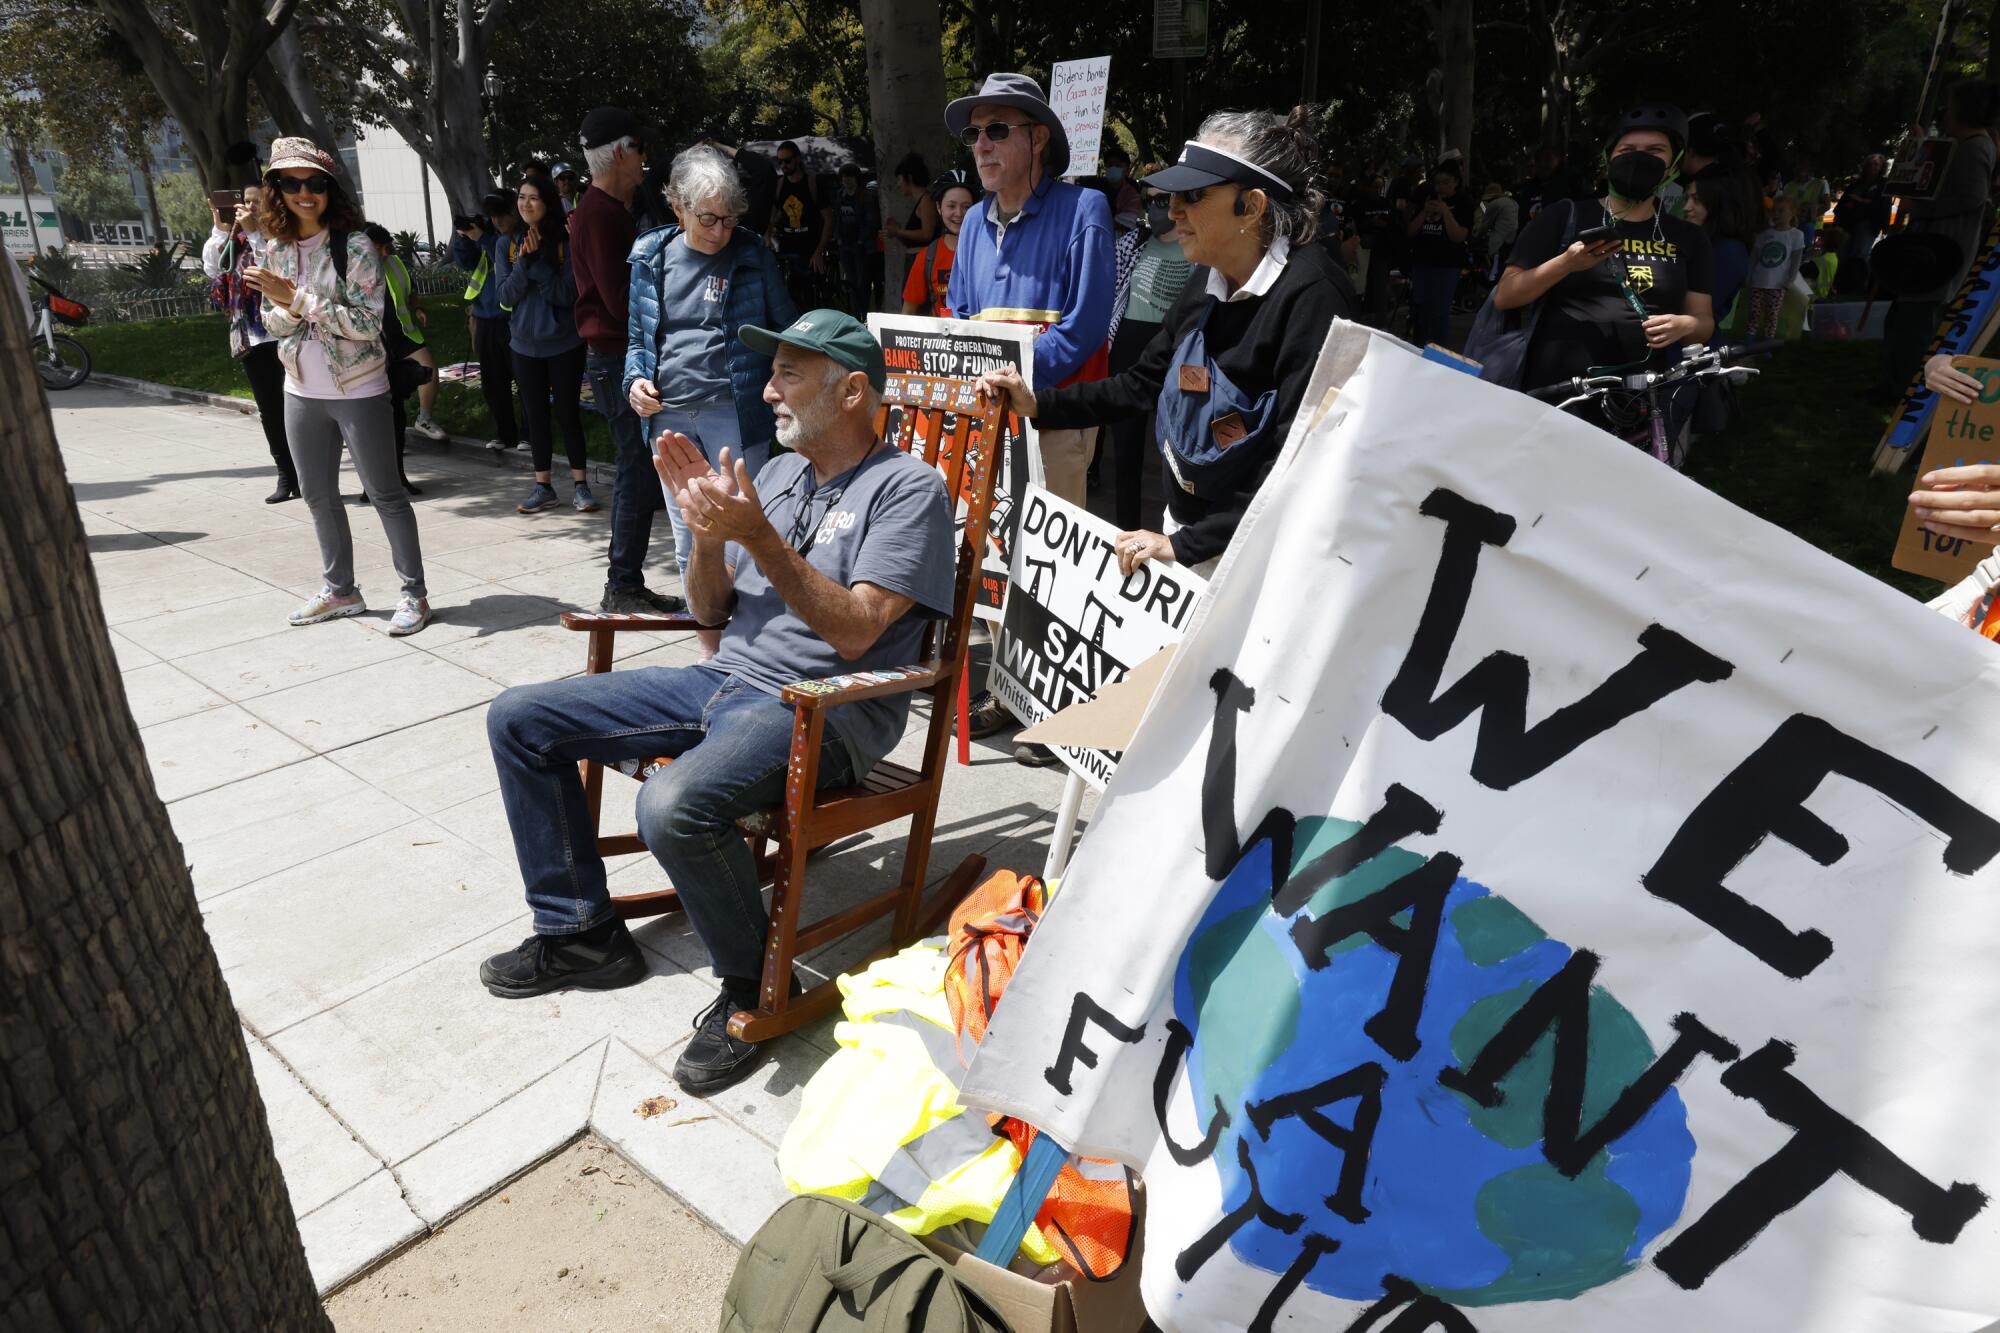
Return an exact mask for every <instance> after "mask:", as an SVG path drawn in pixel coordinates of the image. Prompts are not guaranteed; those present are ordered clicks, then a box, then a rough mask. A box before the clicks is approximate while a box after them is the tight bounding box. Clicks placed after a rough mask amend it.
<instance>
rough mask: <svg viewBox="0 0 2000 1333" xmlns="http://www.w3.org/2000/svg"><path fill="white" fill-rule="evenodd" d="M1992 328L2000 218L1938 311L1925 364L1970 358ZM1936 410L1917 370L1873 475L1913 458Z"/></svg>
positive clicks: (1999, 319) (1999, 280) (1999, 285)
mask: <svg viewBox="0 0 2000 1333" xmlns="http://www.w3.org/2000/svg"><path fill="white" fill-rule="evenodd" d="M1996 325H2000V216H1996V217H1995V218H1994V220H1993V227H1992V230H1990V231H1989V232H1987V234H1986V241H1985V244H1984V245H1982V246H1981V247H1980V251H1979V259H1978V261H1977V262H1976V263H1974V264H1973V266H1972V269H1971V271H1970V272H1968V273H1967V274H1966V275H1965V281H1964V282H1963V283H1961V284H1959V288H1958V295H1956V296H1955V297H1953V298H1952V302H1951V304H1950V305H1948V306H1946V307H1945V308H1944V319H1943V320H1942V321H1941V322H1940V323H1939V324H1938V331H1937V336H1936V337H1935V338H1933V339H1932V340H1931V349H1930V351H1929V352H1928V353H1926V354H1925V356H1926V359H1929V358H1930V357H1933V356H1936V355H1938V354H1939V353H1944V354H1945V355H1947V356H1971V355H1973V354H1974V353H1977V352H1979V351H1981V350H1983V349H1984V348H1985V346H1986V343H1987V340H1988V339H1989V338H1991V337H1992V335H1993V331H1994V328H1995V326H1996ZM1937 404H1938V396H1937V395H1936V394H1934V393H1932V392H1931V391H1930V389H1929V388H1928V387H1926V386H1925V384H1924V369H1923V367H1922V366H1921V365H1919V366H1918V367H1917V371H1916V374H1915V375H1914V376H1912V377H1911V380H1910V384H1909V387H1908V388H1907V389H1905V390H1904V391H1903V399H1902V401H1901V402H1900V403H1898V404H1897V405H1896V412H1895V415H1893V416H1891V417H1890V418H1889V425H1888V427H1887V429H1885V430H1884V431H1883V432H1882V441H1881V443H1880V444H1878V445H1876V446H1875V462H1874V467H1875V470H1876V471H1877V472H1894V471H1895V470H1896V469H1898V468H1900V467H1902V466H1903V464H1905V463H1907V462H1909V461H1910V459H1911V458H1913V457H1915V456H1916V452H1917V445H1918V444H1919V443H1920V442H1921V441H1922V440H1923V438H1924V430H1925V427H1927V426H1928V425H1929V424H1930V419H1931V413H1932V411H1933V410H1934V409H1935V408H1936V407H1937Z"/></svg>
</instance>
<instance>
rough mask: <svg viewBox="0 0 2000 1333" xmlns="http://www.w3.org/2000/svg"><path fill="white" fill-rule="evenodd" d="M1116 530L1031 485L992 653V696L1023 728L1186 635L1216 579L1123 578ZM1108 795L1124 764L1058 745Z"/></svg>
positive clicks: (1176, 570)
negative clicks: (1115, 772) (1114, 772)
mask: <svg viewBox="0 0 2000 1333" xmlns="http://www.w3.org/2000/svg"><path fill="white" fill-rule="evenodd" d="M1117 537H1118V529H1117V528H1116V527H1115V526H1114V525H1112V524H1110V523H1106V522H1105V521H1104V520H1103V519H1101V518H1098V517H1097V516H1096V515H1094V514H1092V513H1090V512H1089V511H1088V510H1085V509H1079V508H1077V506H1075V505H1073V504H1070V503H1069V502H1068V501H1066V500H1062V499H1058V498H1057V497H1056V496H1053V495H1051V494H1049V493H1048V492H1047V491H1045V490H1043V489H1042V488H1041V487H1040V486H1030V487H1029V488H1028V498H1027V503H1026V504H1025V505H1024V506H1023V508H1022V511H1021V524H1020V530H1019V534H1018V535H1017V537H1016V538H1015V541H1014V565H1013V573H1012V578H1011V586H1010V588H1009V590H1008V594H1007V612H1006V615H1005V616H1003V617H1002V618H1001V621H1000V637H999V639H998V640H997V641H996V646H995V647H994V650H993V679H992V687H993V693H994V694H995V695H997V696H998V697H999V699H1000V702H1002V703H1004V704H1006V705H1007V708H1008V710H1009V711H1010V712H1012V713H1013V714H1014V716H1015V717H1018V718H1020V719H1021V720H1022V721H1023V722H1030V723H1033V722H1040V721H1042V720H1043V719H1044V718H1047V717H1049V716H1051V715H1053V714H1055V713H1058V712H1061V711H1062V710H1063V709H1065V708H1067V707H1069V706H1070V705H1071V704H1076V703H1081V702H1083V701H1084V700H1086V699H1089V698H1091V697H1093V696H1094V695H1096V694H1097V692H1098V691H1099V690H1101V689H1103V688H1104V687H1105V686H1106V685H1110V684H1112V683H1114V682H1116V681H1120V680H1123V679H1124V678H1125V673H1126V672H1128V671H1130V670H1131V669H1132V668H1133V667H1135V666H1138V665H1139V664H1140V663H1141V662H1143V661H1145V660H1146V659H1147V658H1149V657H1151V656H1153V655H1154V654H1155V653H1157V652H1159V651H1160V649H1161V648H1163V647H1165V646H1166V645H1167V644H1170V643H1173V642H1175V641H1176V640H1178V639H1179V638H1180V636H1181V633H1182V631H1183V630H1184V629H1185V627H1186V625H1187V623H1188V618H1189V616H1190V615H1191V614H1192V613H1193V611H1194V608H1195V604H1196V603H1197V602H1199V601H1200V600H1201V595H1202V594H1203V593H1204V592H1206V591H1207V590H1208V583H1207V581H1206V580H1205V579H1203V578H1202V577H1201V575H1199V574H1196V573H1195V572H1194V571H1193V570H1190V569H1184V568H1182V567H1181V566H1180V565H1177V564H1174V563H1173V562H1172V561H1161V560H1148V561H1147V562H1146V563H1145V564H1143V565H1140V566H1139V567H1138V568H1137V569H1135V570H1133V571H1132V572H1131V574H1129V575H1121V574H1120V573H1119V572H1118V550H1117ZM1051 748H1053V749H1054V750H1055V752H1056V753H1057V754H1058V755H1060V756H1061V757H1062V761H1063V762H1064V763H1065V764H1067V765H1069V767H1070V768H1071V769H1073V770H1074V771H1075V772H1076V773H1077V774H1078V775H1079V776H1081V777H1082V778H1083V779H1084V781H1086V782H1088V783H1090V785H1091V786H1093V787H1096V788H1098V789H1100V790H1102V789H1103V787H1104V784H1105V783H1106V782H1109V781H1110V780H1111V772H1112V770H1113V769H1114V768H1116V767H1117V760H1116V758H1115V757H1114V756H1113V755H1112V754H1111V753H1110V752H1108V751H1105V750H1098V749H1092V748H1090V747H1087V746H1075V745H1055V746H1052V747H1051Z"/></svg>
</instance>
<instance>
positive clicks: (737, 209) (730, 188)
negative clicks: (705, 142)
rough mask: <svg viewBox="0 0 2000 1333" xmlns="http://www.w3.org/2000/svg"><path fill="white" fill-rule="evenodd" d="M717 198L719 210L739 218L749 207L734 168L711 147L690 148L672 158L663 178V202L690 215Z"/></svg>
mask: <svg viewBox="0 0 2000 1333" xmlns="http://www.w3.org/2000/svg"><path fill="white" fill-rule="evenodd" d="M718 195H720V196H721V197H722V201H723V207H725V208H727V209H728V210H729V211H730V212H732V213H735V214H738V215H741V214H742V213H744V212H746V211H747V210H748V209H749V207H750V200H749V197H748V196H746V195H745V194H744V193H743V182H742V180H741V179H739V178H738V177H737V175H736V167H735V165H734V164H733V163H732V162H730V160H729V159H728V158H726V157H724V156H723V155H722V154H721V152H720V151H718V150H716V149H714V148H707V147H701V148H690V149H688V150H687V151H686V152H685V153H682V154H680V155H679V156H678V157H676V158H675V159H674V166H673V171H672V172H671V173H670V174H669V175H668V176H667V202H668V203H670V204H672V205H673V206H674V207H675V208H678V209H682V210H684V211H686V212H689V213H692V212H693V211H695V210H696V209H698V208H700V207H701V206H702V205H703V204H704V203H707V202H708V201H709V200H710V199H713V198H715V197H716V196H718Z"/></svg>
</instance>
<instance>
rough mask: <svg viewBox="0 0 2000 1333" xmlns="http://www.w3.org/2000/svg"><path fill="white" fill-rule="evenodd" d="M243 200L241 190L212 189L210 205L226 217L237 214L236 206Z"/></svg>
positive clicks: (209, 196) (209, 198)
mask: <svg viewBox="0 0 2000 1333" xmlns="http://www.w3.org/2000/svg"><path fill="white" fill-rule="evenodd" d="M242 202H243V191H241V190H210V191H209V192H208V206H209V207H210V208H212V209H214V210H215V211H216V212H218V213H220V214H222V216H224V217H226V218H227V217H234V216H236V208H237V206H238V205H239V204H241V203H242Z"/></svg>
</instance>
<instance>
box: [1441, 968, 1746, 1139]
mask: <svg viewBox="0 0 2000 1333" xmlns="http://www.w3.org/2000/svg"><path fill="white" fill-rule="evenodd" d="M1597 962H1598V959H1597V955H1595V954H1593V953H1588V952H1586V951H1583V950H1578V951H1577V952H1576V953H1574V954H1572V955H1570V959H1569V961H1568V962H1567V963H1564V964H1563V965H1562V967H1561V969H1560V970H1558V971H1557V972H1556V974H1555V975H1554V976H1552V977H1550V978H1549V979H1548V980H1547V981H1544V982H1543V983H1542V984H1541V985H1539V986H1537V987H1536V988H1535V991H1534V993H1533V994H1532V995H1530V996H1529V997H1528V998H1527V999H1526V1000H1525V1001H1523V1002H1522V1004H1521V1007H1520V1008H1519V1009H1516V1010H1515V1011H1514V1012H1513V1013H1512V1014H1510V1015H1509V1016H1508V1018H1507V1021H1506V1022H1505V1023H1503V1024H1501V1025H1500V1030H1499V1031H1498V1032H1496V1033H1494V1034H1493V1039H1492V1040H1491V1041H1489V1042H1487V1043H1486V1046H1485V1048H1484V1049H1483V1050H1481V1051H1480V1052H1479V1054H1478V1055H1476V1056H1474V1057H1473V1060H1472V1063H1471V1065H1469V1066H1468V1067H1466V1068H1464V1069H1457V1068H1449V1067H1448V1068H1446V1069H1444V1070H1441V1071H1440V1072H1439V1073H1438V1083H1439V1084H1440V1085H1442V1086H1444V1087H1447V1088H1450V1089H1451V1090H1452V1091H1454V1092H1462V1093H1464V1094H1465V1095H1466V1096H1468V1097H1470V1098H1472V1100H1473V1101H1475V1102H1478V1103H1479V1104H1480V1105H1481V1106H1498V1105H1500V1103H1501V1102H1502V1101H1504V1100H1506V1098H1505V1096H1504V1095H1503V1094H1502V1093H1501V1091H1500V1080H1501V1079H1502V1078H1504V1077H1505V1076H1506V1075H1507V1073H1508V1071H1509V1070H1511V1069H1513V1068H1514V1066H1515V1065H1517V1064H1519V1063H1521V1061H1522V1060H1524V1059H1526V1058H1527V1055H1528V1052H1529V1051H1531V1050H1533V1049H1534V1047H1535V1043H1537V1042H1538V1041H1540V1040H1541V1039H1542V1037H1543V1036H1544V1035H1545V1034H1553V1035H1554V1038H1555V1058H1554V1060H1553V1061H1552V1062H1551V1065H1550V1070H1549V1088H1548V1092H1547V1093H1546V1094H1544V1096H1543V1098H1542V1156H1543V1157H1545V1158H1547V1159H1548V1163H1549V1165H1550V1166H1553V1167H1554V1168H1555V1169H1556V1170H1558V1171H1560V1172H1562V1173H1563V1174H1564V1175H1565V1176H1569V1177H1571V1178H1572V1179H1574V1178H1575V1177H1576V1176H1577V1175H1578V1174H1579V1173H1581V1172H1582V1171H1583V1169H1584V1168H1585V1167H1586V1166H1589V1165H1590V1161H1591V1159H1592V1158H1593V1157H1595V1156H1597V1154H1598V1153H1599V1152H1601V1151H1603V1150H1604V1148H1605V1147H1606V1146H1607V1145H1608V1144H1610V1143H1611V1142H1612V1141H1613V1140H1615V1139H1617V1138H1618V1137H1619V1136H1620V1135H1622V1134H1624V1133H1625V1132H1626V1131H1627V1130H1629V1129H1631V1128H1632V1126H1634V1125H1636V1124H1638V1123H1639V1121H1640V1119H1641V1117H1643V1116H1644V1115H1645V1114H1646V1112H1648V1111H1650V1110H1652V1109H1653V1104H1654V1103H1655V1102H1657V1101H1659V1100H1660V1098H1662V1097H1664V1096H1666V1095H1667V1090H1668V1089H1669V1088H1671V1087H1672V1086H1673V1085H1674V1083H1675V1081H1676V1080H1678V1079H1679V1078H1680V1076H1681V1075H1683V1074H1685V1073H1687V1071H1688V1069H1689V1068H1690V1067H1691V1066H1692V1065H1693V1064H1694V1062H1695V1060H1696V1059H1698V1058H1699V1057H1701V1056H1703V1055H1707V1056H1710V1057H1712V1058H1714V1059H1716V1060H1720V1061H1723V1062H1724V1063H1727V1062H1728V1061H1731V1060H1734V1059H1735V1058H1736V1057H1737V1055H1738V1054H1739V1052H1738V1051H1737V1049H1736V1047H1735V1045H1734V1044H1733V1043H1731V1042H1728V1041H1725V1040H1724V1039H1723V1038H1721V1037H1719V1036H1717V1035H1716V1034H1715V1033H1713V1032H1711V1031H1709V1030H1708V1028H1706V1027H1705V1026H1703V1025H1702V1022H1701V1020H1700V1019H1698V1018H1696V1017H1695V1016H1694V1015H1693V1014H1680V1015H1677V1016H1676V1017H1675V1019H1674V1032H1675V1036H1674V1039H1673V1042H1672V1043H1671V1044H1670V1045H1669V1046H1668V1047H1667V1049H1666V1050H1665V1051H1663V1052H1661V1053H1660V1055H1659V1056H1658V1058H1656V1059H1655V1060H1654V1061H1653V1063H1652V1064H1650V1065H1648V1066H1647V1067H1646V1070H1645V1072H1643V1073H1642V1074H1640V1075H1639V1077H1638V1078H1636V1079H1634V1080H1632V1084H1631V1086H1629V1087H1627V1088H1626V1089H1625V1091H1623V1092H1621V1093H1619V1094H1618V1099H1617V1100H1616V1101H1614V1102H1612V1103H1611V1108H1610V1109H1609V1110H1607V1111H1606V1112H1605V1113H1604V1115H1603V1116H1602V1117H1601V1118H1600V1119H1599V1120H1598V1122H1597V1123H1596V1124H1595V1125H1592V1126H1591V1127H1590V1128H1589V1129H1588V1130H1585V1129H1584V1128H1583V1090H1584V1083H1585V1078H1586V1075H1587V1074H1588V1072H1589V1069H1590V991H1591V983H1592V981H1593V980H1594V979H1595V978H1596V976H1597Z"/></svg>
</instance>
